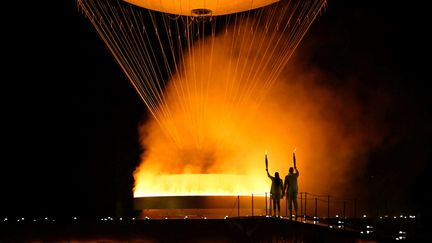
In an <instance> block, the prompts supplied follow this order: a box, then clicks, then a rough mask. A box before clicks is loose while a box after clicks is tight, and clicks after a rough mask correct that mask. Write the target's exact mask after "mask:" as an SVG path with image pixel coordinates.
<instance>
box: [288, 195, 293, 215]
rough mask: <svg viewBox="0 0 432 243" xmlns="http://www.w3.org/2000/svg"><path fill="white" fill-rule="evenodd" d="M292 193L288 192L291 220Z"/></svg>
mask: <svg viewBox="0 0 432 243" xmlns="http://www.w3.org/2000/svg"><path fill="white" fill-rule="evenodd" d="M292 196H293V195H292V193H290V192H288V210H289V218H290V219H291V217H292V200H293V198H292Z"/></svg>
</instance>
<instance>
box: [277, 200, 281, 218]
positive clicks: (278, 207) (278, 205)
mask: <svg viewBox="0 0 432 243" xmlns="http://www.w3.org/2000/svg"><path fill="white" fill-rule="evenodd" d="M276 204H277V211H278V214H277V215H278V217H280V200H277V201H276Z"/></svg>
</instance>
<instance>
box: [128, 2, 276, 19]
mask: <svg viewBox="0 0 432 243" xmlns="http://www.w3.org/2000/svg"><path fill="white" fill-rule="evenodd" d="M124 1H125V2H128V3H131V4H134V5H137V6H140V7H143V8H147V9H151V10H155V11H159V12H164V13H170V14H176V15H186V16H193V15H200V14H205V15H213V16H216V15H225V14H232V13H237V12H243V11H247V10H251V9H255V8H260V7H264V6H266V5H269V4H272V3H275V2H278V1H279V0H179V1H172V0H171V1H161V0H124Z"/></svg>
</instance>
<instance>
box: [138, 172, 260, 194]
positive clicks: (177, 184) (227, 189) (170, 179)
mask: <svg viewBox="0 0 432 243" xmlns="http://www.w3.org/2000/svg"><path fill="white" fill-rule="evenodd" d="M141 175H142V176H144V177H145V178H146V179H145V180H143V181H142V183H140V184H138V185H137V188H136V193H135V197H149V196H172V195H176V196H189V195H205V196H222V195H223V196H226V195H230V196H237V195H251V192H261V193H255V194H254V195H256V196H264V195H265V192H266V191H267V187H268V183H267V181H262V180H256V179H255V178H254V177H253V176H252V175H240V174H168V175H154V174H141ZM158 182H160V183H158ZM239 182H241V183H239ZM245 185H247V187H246V186H245Z"/></svg>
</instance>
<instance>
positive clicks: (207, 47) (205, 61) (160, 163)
mask: <svg viewBox="0 0 432 243" xmlns="http://www.w3.org/2000/svg"><path fill="white" fill-rule="evenodd" d="M236 31H239V30H238V29H237V30H236ZM224 34H225V33H224ZM248 34H251V33H249V32H247V31H245V32H244V36H243V39H241V40H239V39H236V40H231V39H230V38H229V36H230V34H229V33H228V34H225V35H223V36H216V37H214V39H211V41H209V40H206V41H205V42H203V43H197V44H196V48H195V49H194V51H191V52H190V53H189V56H188V57H186V58H185V59H184V60H183V63H182V70H181V72H180V73H178V74H176V75H174V77H173V79H171V80H170V83H169V85H168V87H167V88H166V90H165V93H164V98H165V100H166V104H165V105H166V106H165V107H168V108H169V110H167V111H165V112H166V114H167V115H166V116H164V119H161V120H158V121H155V120H154V119H153V120H149V121H148V122H146V123H145V124H143V125H142V126H141V127H140V134H141V143H142V147H143V148H144V153H143V154H142V158H141V164H140V165H139V167H138V168H137V169H136V171H135V172H134V178H135V188H134V196H135V197H144V196H167V195H250V194H252V193H253V194H254V195H257V194H264V192H268V191H269V189H270V185H271V181H270V180H269V178H268V177H267V173H266V171H265V168H264V166H263V159H264V158H263V156H262V151H263V150H265V151H266V154H267V149H268V150H271V151H272V156H271V158H269V163H268V166H269V168H268V169H269V173H270V174H273V173H274V172H279V174H280V175H281V177H282V178H284V176H285V175H286V174H287V173H288V168H289V167H290V165H291V164H292V159H293V158H292V154H291V152H289V151H292V150H291V149H292V148H293V147H294V146H293V145H294V144H295V145H296V147H298V148H299V149H300V150H301V159H300V160H299V166H298V169H299V171H300V173H301V176H300V177H299V187H300V191H310V192H316V193H329V192H331V194H332V195H336V194H337V193H338V191H337V190H339V191H343V190H345V189H346V187H347V185H349V183H348V182H349V181H350V177H348V176H347V175H350V176H351V175H352V174H353V171H354V170H353V168H355V167H354V166H353V164H352V163H351V161H353V160H354V159H358V156H360V155H363V154H364V151H365V150H366V149H369V148H370V146H371V144H373V143H374V142H376V141H377V140H375V136H374V134H373V131H372V130H371V129H369V130H368V129H363V127H362V126H361V125H359V124H364V123H363V121H362V119H361V116H360V115H359V114H360V113H359V110H361V109H360V108H359V105H358V104H357V103H356V101H355V100H352V99H351V98H350V97H349V94H348V93H337V94H336V93H335V92H336V91H333V90H329V89H327V88H324V87H321V86H319V85H318V84H317V83H316V82H315V80H317V79H320V78H323V77H322V76H319V75H318V74H317V73H312V72H310V71H309V72H308V73H307V74H305V73H303V72H302V71H298V70H296V69H294V67H293V66H291V67H290V68H289V69H287V71H285V73H283V75H282V78H280V79H279V80H276V82H275V83H274V85H263V83H265V82H264V81H263V80H265V79H266V77H269V76H271V75H274V71H275V70H274V69H272V67H274V65H272V61H273V60H271V57H269V56H268V55H266V50H265V49H264V48H259V46H258V47H254V46H247V45H246V46H245V45H242V44H240V43H237V42H240V41H243V42H244V40H248V39H251V38H261V39H262V40H263V42H266V41H268V42H271V41H275V40H272V39H270V38H267V36H265V35H263V34H260V33H259V32H258V31H257V32H255V33H253V34H254V35H255V37H252V36H249V35H248ZM260 35H261V36H260ZM257 36H258V37H257ZM246 43H247V42H246ZM278 43H281V42H278ZM274 45H277V43H274ZM227 46H233V47H234V50H230V51H227V48H226V47H227ZM210 55H211V58H208V57H210ZM256 57H259V58H258V59H259V60H261V59H263V60H265V62H267V64H269V63H270V64H269V65H267V68H265V69H261V70H260V73H259V74H257V73H255V71H256V64H257V58H256ZM228 63H230V64H231V65H228ZM232 67H235V68H232ZM299 70H300V69H299ZM245 73H246V74H251V73H252V74H253V75H245ZM202 80H205V82H198V81H202ZM251 84H252V85H251ZM245 87H249V88H245ZM250 87H252V88H250ZM189 91H193V92H189ZM161 124H163V126H161ZM347 124H348V125H347ZM163 128H167V129H163ZM167 131H168V132H169V134H170V136H167ZM371 134H372V135H371ZM341 141H343V142H341ZM265 148H266V149H265ZM330 148H333V149H330ZM295 151H296V148H295V149H294V153H295Z"/></svg>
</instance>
